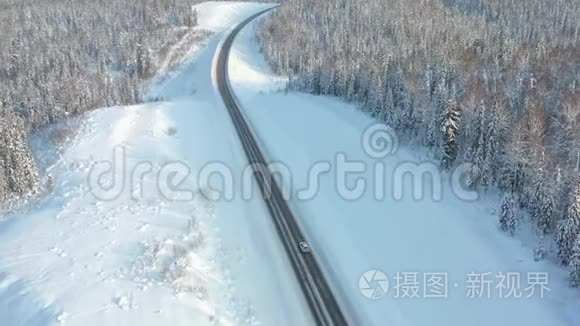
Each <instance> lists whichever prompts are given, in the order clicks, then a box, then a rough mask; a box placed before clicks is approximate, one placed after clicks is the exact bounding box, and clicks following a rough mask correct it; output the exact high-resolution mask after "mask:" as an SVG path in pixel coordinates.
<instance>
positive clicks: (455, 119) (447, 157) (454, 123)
mask: <svg viewBox="0 0 580 326" xmlns="http://www.w3.org/2000/svg"><path fill="white" fill-rule="evenodd" d="M460 118H461V110H460V109H459V105H458V104H457V102H456V101H455V100H449V101H448V103H447V106H446V108H445V113H444V115H443V119H442V121H441V132H442V133H443V156H442V158H441V166H442V167H443V168H444V169H449V168H451V166H453V163H454V162H455V159H456V158H457V147H458V144H457V136H458V134H459V121H460Z"/></svg>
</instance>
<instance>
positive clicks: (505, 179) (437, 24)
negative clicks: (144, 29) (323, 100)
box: [258, 0, 580, 286]
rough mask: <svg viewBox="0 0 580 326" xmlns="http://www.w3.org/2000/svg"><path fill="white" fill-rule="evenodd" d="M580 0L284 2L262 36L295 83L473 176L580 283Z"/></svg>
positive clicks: (510, 222)
mask: <svg viewBox="0 0 580 326" xmlns="http://www.w3.org/2000/svg"><path fill="white" fill-rule="evenodd" d="M579 19H580V1H578V0H531V1H510V0H437V1H431V0H389V1H384V0H285V1H283V2H282V6H281V7H280V8H279V9H278V10H276V11H275V12H274V13H272V15H270V16H269V17H268V18H267V19H265V20H264V21H263V23H262V24H261V26H260V28H259V29H258V39H259V42H260V44H261V46H262V48H263V51H264V53H265V54H266V56H267V58H268V60H269V63H270V64H271V65H272V66H273V67H274V68H275V70H276V71H277V72H278V73H281V74H287V75H288V76H289V78H290V87H291V88H293V89H298V90H301V91H305V92H308V93H312V94H329V95H336V96H339V97H341V98H344V99H346V100H348V101H352V102H355V103H357V104H358V105H359V106H360V108H361V109H362V110H363V111H365V112H368V114H370V115H372V116H373V117H375V118H376V119H378V120H380V121H384V122H385V123H387V124H389V125H390V126H392V127H394V128H396V129H397V130H398V131H399V134H400V135H401V136H404V137H405V138H406V139H407V141H409V142H410V143H412V144H421V145H423V146H426V147H428V148H429V149H430V152H431V153H433V155H434V156H435V157H436V158H437V159H439V160H441V166H442V168H443V169H453V167H454V166H457V164H460V163H471V170H470V173H469V178H468V182H469V185H470V186H471V187H472V188H474V189H478V190H480V191H482V192H487V193H493V192H496V191H497V190H498V189H499V190H500V191H501V192H502V193H504V194H505V198H504V200H503V203H502V205H501V208H500V209H499V213H498V217H499V221H498V224H499V228H500V229H501V230H503V231H505V232H507V233H508V234H511V235H517V234H518V233H519V232H520V230H521V229H522V228H524V226H525V227H529V226H530V225H532V226H533V228H534V230H535V233H536V234H537V239H538V245H537V249H536V253H535V254H536V259H538V260H539V259H543V258H544V257H545V256H550V257H551V258H552V259H555V260H558V261H559V262H560V263H562V264H563V265H570V266H571V267H570V269H571V275H570V278H571V285H572V286H579V285H580V177H579V165H580V84H579V82H580V43H579V41H580V21H579Z"/></svg>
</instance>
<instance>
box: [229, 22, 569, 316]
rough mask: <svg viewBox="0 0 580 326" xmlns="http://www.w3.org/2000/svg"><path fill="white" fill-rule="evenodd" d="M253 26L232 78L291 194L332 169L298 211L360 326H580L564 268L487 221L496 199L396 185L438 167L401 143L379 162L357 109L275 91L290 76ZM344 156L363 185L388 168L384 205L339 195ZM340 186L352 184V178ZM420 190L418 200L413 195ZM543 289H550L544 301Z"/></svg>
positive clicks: (237, 49)
mask: <svg viewBox="0 0 580 326" xmlns="http://www.w3.org/2000/svg"><path fill="white" fill-rule="evenodd" d="M255 25H256V24H255V23H254V24H253V25H250V26H248V27H247V28H245V30H244V31H242V34H241V35H240V36H239V37H238V39H237V40H236V42H235V44H234V51H233V53H234V54H233V55H232V57H231V58H230V79H231V82H232V84H233V86H234V89H235V90H236V93H237V94H238V97H239V100H240V102H241V103H242V104H243V107H244V109H245V113H246V115H247V117H248V118H249V120H250V122H251V124H252V125H253V127H254V129H255V130H256V131H257V133H258V135H259V137H260V140H261V142H262V144H263V145H264V147H265V148H266V151H267V153H268V155H269V157H270V159H272V160H277V161H281V162H284V164H285V165H286V166H287V167H288V169H289V170H290V171H291V175H292V178H291V179H288V178H287V179H285V180H284V181H285V184H286V186H287V187H290V188H293V189H294V190H300V189H303V188H305V187H306V185H307V184H308V180H309V178H308V176H309V172H312V171H313V170H312V167H313V166H315V165H318V166H324V164H320V162H330V163H331V164H330V166H331V170H330V172H328V173H326V174H323V175H322V176H320V182H319V189H317V194H316V195H315V196H313V197H309V198H308V199H307V200H297V199H295V200H294V202H293V204H294V208H295V210H296V211H297V212H298V213H299V214H298V215H299V216H300V218H301V223H302V225H303V227H304V229H305V230H306V233H307V234H308V235H309V240H310V242H311V246H312V247H313V250H314V251H316V252H318V253H319V255H320V256H321V257H322V258H323V263H324V269H325V271H326V273H327V274H328V275H329V277H330V278H331V283H333V284H335V285H340V296H341V300H342V301H343V302H344V303H345V305H346V306H348V307H349V309H350V311H351V312H353V315H354V316H355V317H356V318H357V320H358V322H357V323H356V324H360V325H363V324H364V325H369V324H373V325H397V326H401V325H505V326H513V325H538V326H544V325H579V324H580V318H579V317H580V309H579V308H580V300H579V299H580V296H579V293H578V292H577V291H575V290H570V289H568V281H567V271H565V270H563V269H561V268H560V267H557V266H555V265H554V264H553V263H551V262H549V261H544V262H534V261H533V259H532V257H533V255H532V254H531V252H532V248H529V247H527V246H526V245H524V244H522V243H521V242H520V241H518V240H516V239H513V238H510V237H508V236H506V235H504V234H502V233H500V232H499V231H498V229H497V216H495V215H493V214H492V213H493V209H497V207H498V206H499V205H498V202H497V200H494V199H493V198H491V199H490V198H486V199H481V200H476V201H465V200H461V199H460V198H465V197H464V196H463V195H465V194H463V193H462V191H463V190H462V189H463V188H461V189H459V190H458V189H457V187H451V185H450V184H447V183H444V187H443V191H442V193H441V196H442V200H435V199H433V198H432V196H431V195H432V192H431V189H432V188H431V185H432V183H426V184H425V186H424V189H417V187H416V186H415V187H413V185H412V184H411V182H410V179H405V182H403V183H400V184H397V183H396V182H395V181H396V180H397V178H396V175H397V172H401V171H411V172H412V171H422V170H421V169H418V170H413V169H412V168H410V167H412V166H419V164H426V165H424V166H427V167H430V166H436V165H435V164H432V165H430V164H431V162H430V161H429V160H428V159H423V158H421V156H420V155H419V154H417V151H416V150H412V149H409V148H405V147H404V146H401V147H400V148H397V147H396V144H394V146H393V148H392V150H391V151H390V152H389V154H390V155H389V156H387V157H385V158H379V159H378V160H375V159H373V158H371V157H370V156H369V155H368V154H367V153H368V146H367V147H365V146H364V144H362V143H361V141H364V139H363V134H364V131H365V128H367V127H369V126H372V125H373V122H372V121H371V119H370V118H368V117H366V116H365V115H364V114H362V113H360V112H357V110H356V109H355V108H354V106H353V105H350V104H347V103H344V102H343V101H340V100H337V99H335V98H329V97H320V96H319V97H317V96H311V95H305V94H300V93H296V92H289V93H288V94H286V93H285V92H284V91H280V90H282V89H284V85H285V80H284V79H283V78H280V77H278V76H275V75H274V74H272V73H271V70H270V69H269V68H268V66H267V64H266V63H265V61H264V58H263V57H262V55H261V54H260V53H259V51H258V45H257V43H256V40H255V36H254V33H253V28H255ZM393 143H394V142H393ZM365 148H366V149H367V150H366V151H365V150H364V149H365ZM340 153H342V154H343V155H344V156H345V157H346V158H347V160H348V161H355V162H361V163H363V164H364V166H365V168H364V171H365V172H363V173H359V174H358V176H360V177H362V178H363V179H364V180H366V181H367V182H369V184H370V183H371V182H373V181H374V180H375V177H376V175H377V173H378V172H376V171H378V169H375V168H374V167H375V166H376V164H379V166H384V167H385V171H386V173H385V177H386V180H389V181H388V182H387V183H386V187H387V191H386V194H385V195H384V196H383V198H384V199H382V200H375V195H376V192H375V191H373V190H372V189H371V188H372V187H369V188H366V191H364V192H363V193H362V195H361V196H360V198H356V199H355V200H348V199H344V196H341V194H343V195H344V193H345V192H341V191H340V190H339V188H340V183H337V181H340V178H339V179H337V178H336V177H335V176H336V175H337V169H338V167H339V164H337V163H336V162H337V161H336V158H337V155H340ZM342 165H343V167H344V165H345V164H342ZM429 171H431V170H429ZM355 176H356V175H355ZM442 178H443V180H447V178H448V176H442ZM346 179H347V180H348V182H349V183H348V187H351V188H354V184H355V183H354V182H355V178H354V177H353V176H351V177H350V178H346ZM393 185H394V186H396V187H395V188H389V187H391V186H393ZM389 189H390V190H389ZM343 190H344V189H343ZM397 190H399V191H401V193H400V194H399V195H401V194H402V195H403V196H402V198H399V196H398V195H397ZM415 190H419V193H420V195H422V198H420V199H418V200H415V199H413V197H412V192H413V191H415ZM452 190H454V191H452ZM291 193H295V192H292V191H291ZM492 197H493V196H492ZM369 270H379V271H382V272H383V273H384V274H386V276H387V277H388V279H389V281H390V287H389V288H388V289H387V290H388V292H387V293H386V295H384V296H383V297H381V298H379V299H376V300H370V299H367V298H366V297H364V296H363V295H362V294H361V291H360V289H359V279H360V278H361V276H362V275H363V274H364V273H365V272H366V271H369ZM397 273H398V274H397ZM372 275H373V274H372V273H371V274H370V276H371V277H372ZM397 275H398V276H399V277H397ZM544 276H547V277H548V279H547V280H544V279H541V277H544ZM434 277H439V279H436V278H434ZM504 277H505V278H504ZM528 277H529V279H528ZM536 277H540V279H536ZM445 278H446V281H445ZM518 278H519V283H518V280H517V279H518ZM435 280H439V281H440V282H439V287H437V286H436V285H437V284H436V283H437V282H435V283H434V281H435ZM508 280H510V281H508ZM542 285H545V286H546V287H547V288H548V289H549V290H548V289H545V292H544V295H543V298H541V297H540V296H541V295H540V288H541V286H542ZM373 286H374V287H377V284H376V283H374V285H373V283H371V287H373ZM532 289H534V291H535V293H532ZM415 291H416V292H415ZM510 291H511V292H510ZM488 295H489V296H490V298H488ZM518 295H521V297H520V298H517V297H514V296H518ZM379 296H380V293H379ZM528 296H531V297H530V298H528Z"/></svg>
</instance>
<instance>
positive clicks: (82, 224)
mask: <svg viewBox="0 0 580 326" xmlns="http://www.w3.org/2000/svg"><path fill="white" fill-rule="evenodd" d="M265 6H267V5H264V4H248V3H225V2H223V3H222V2H208V3H204V4H201V5H199V6H197V8H196V9H197V10H198V12H199V17H200V29H205V30H209V31H211V32H213V36H211V37H210V38H209V39H207V40H206V41H205V44H204V45H203V46H199V48H198V49H194V51H192V53H191V57H190V58H189V59H188V60H185V63H184V64H183V66H181V67H178V68H177V69H175V70H173V71H171V72H168V74H167V76H159V78H156V80H155V82H154V83H153V85H152V87H151V90H150V92H149V94H148V95H149V97H158V98H159V97H160V98H163V99H164V101H163V102H156V103H149V104H143V105H138V106H131V107H113V108H106V109H102V110H97V111H95V112H93V113H92V114H90V116H89V118H88V120H87V121H86V122H84V123H83V128H82V129H83V130H82V131H81V132H80V133H79V135H78V136H77V137H75V139H74V140H72V141H71V142H70V143H69V144H67V145H66V147H65V148H63V149H62V151H61V152H60V154H58V155H55V152H54V150H52V149H49V148H46V146H44V145H43V144H40V145H39V146H37V147H40V150H39V152H38V156H39V158H40V160H41V162H44V164H48V166H46V168H47V170H48V171H49V172H50V174H51V175H52V177H53V179H54V180H53V184H54V193H53V194H51V195H50V196H49V197H48V198H46V199H45V200H43V201H42V202H40V203H38V204H36V205H35V206H34V207H33V208H30V209H27V211H25V212H20V213H17V214H13V215H10V216H5V217H2V220H1V222H0V243H1V245H0V325H3V326H4V325H5V326H16V325H26V326H31V325H32V326H36V325H43V326H44V325H59V324H67V325H83V326H90V325H95V326H96V325H99V326H100V325H107V326H113V325H124V326H125V325H142V326H147V325H254V324H262V325H284V324H287V325H301V324H309V323H310V321H309V320H308V319H307V318H309V317H308V315H307V314H305V313H303V311H305V307H304V306H303V305H304V304H303V303H302V300H301V297H300V296H301V294H300V293H299V292H298V290H297V287H296V286H295V285H294V284H293V283H292V282H293V279H292V278H291V277H290V278H289V277H288V270H289V266H287V262H286V260H285V257H284V256H283V255H282V254H281V253H282V252H283V251H282V249H281V246H280V245H279V243H278V240H277V239H276V238H275V237H274V236H273V235H274V234H275V231H274V229H273V227H272V226H271V223H270V220H269V217H268V216H267V214H265V208H264V207H263V206H262V203H261V201H260V199H259V198H256V199H255V200H251V201H242V200H234V201H223V202H220V201H218V202H210V201H208V200H206V199H205V197H204V196H202V195H201V193H200V192H199V191H198V190H199V185H198V182H197V181H196V180H195V178H194V177H193V176H195V175H197V172H198V171H199V169H201V168H202V167H203V166H204V165H206V164H207V163H208V162H214V161H222V162H227V163H228V165H229V166H230V167H231V168H232V169H233V171H234V172H236V170H240V171H241V168H242V167H243V165H244V164H245V162H244V160H245V156H244V155H243V152H242V150H241V147H240V145H239V141H238V139H237V138H236V136H235V134H234V133H233V128H232V125H231V122H230V120H229V118H228V116H227V114H226V110H225V108H224V107H223V104H222V102H221V99H220V98H219V97H218V96H217V94H216V93H215V91H214V87H213V85H212V79H211V66H212V62H213V56H214V54H215V52H216V49H217V47H218V45H219V44H220V42H221V41H222V40H223V39H224V37H225V35H226V34H227V31H228V29H230V28H231V27H233V26H234V25H236V24H237V23H238V22H240V21H241V20H243V19H244V18H246V17H248V16H250V15H251V14H253V13H254V12H256V11H258V10H260V9H262V8H264V7H265ZM55 128H57V127H55ZM57 133H58V132H57ZM122 151H124V152H125V155H124V156H120V155H119V154H120V153H121V152H122ZM115 155H117V156H115ZM104 162H110V163H113V162H116V163H119V162H124V163H125V164H126V168H125V170H124V172H123V170H121V168H120V165H117V166H115V168H114V171H115V173H114V174H111V173H105V174H104V176H103V179H102V181H104V182H105V183H106V182H109V183H110V184H111V185H114V186H118V185H124V188H122V189H120V191H119V193H115V191H116V190H117V188H115V187H113V188H112V189H110V191H105V190H106V189H104V188H103V189H102V190H103V191H95V190H99V189H101V188H99V187H98V188H97V189H95V187H94V185H95V183H94V182H95V180H98V179H95V176H99V174H98V172H107V171H105V170H102V169H103V168H106V167H107V165H104V164H105V163H104ZM171 162H174V163H175V162H177V163H179V164H182V165H180V166H187V167H188V168H190V169H191V173H190V177H189V178H187V179H186V180H185V182H184V183H182V184H181V185H180V187H182V188H185V189H188V190H191V192H192V193H193V194H194V196H193V198H191V200H186V201H170V200H168V199H166V198H165V197H164V193H160V191H159V189H160V187H159V186H158V185H157V182H158V181H159V180H160V178H161V176H160V175H159V174H158V173H159V171H160V170H161V171H162V170H163V168H164V167H167V166H171V165H170V164H171ZM137 167H140V168H143V169H144V170H142V171H146V170H147V168H151V169H152V171H154V173H147V174H144V176H143V178H142V180H141V181H138V180H139V179H138V178H134V179H131V176H132V175H133V174H132V172H133V171H137V170H138V168H137ZM113 176H114V178H115V179H114V180H111V179H112V177H113ZM167 178H169V179H170V176H168V177H167ZM167 178H166V179H167ZM132 181H133V182H132ZM89 186H93V188H92V191H91V189H89ZM97 197H98V198H97ZM105 197H107V198H105ZM99 199H106V200H99Z"/></svg>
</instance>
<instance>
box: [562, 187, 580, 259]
mask: <svg viewBox="0 0 580 326" xmlns="http://www.w3.org/2000/svg"><path fill="white" fill-rule="evenodd" d="M579 188H580V187H578V186H577V189H576V191H575V192H574V193H573V195H572V199H571V200H570V204H569V207H568V211H567V213H566V218H565V219H564V220H562V221H560V223H558V232H557V234H556V243H557V245H558V257H559V258H560V261H561V262H562V264H564V265H567V264H568V263H569V262H570V259H571V257H572V249H573V246H574V241H575V240H576V237H577V236H578V234H580V189H579Z"/></svg>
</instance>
